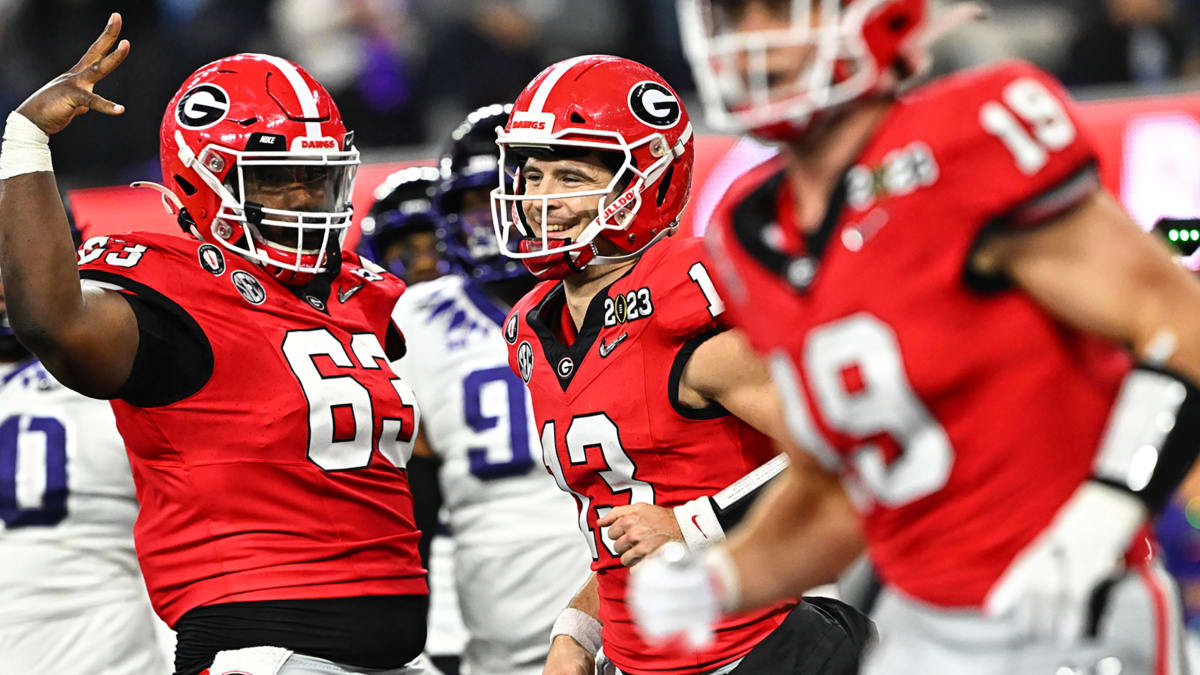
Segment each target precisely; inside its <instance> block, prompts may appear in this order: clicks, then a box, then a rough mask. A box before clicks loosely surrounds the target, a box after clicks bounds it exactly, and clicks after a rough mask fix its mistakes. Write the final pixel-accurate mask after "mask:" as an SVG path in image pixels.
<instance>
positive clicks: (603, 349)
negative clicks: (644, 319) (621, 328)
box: [600, 333, 629, 359]
mask: <svg viewBox="0 0 1200 675" xmlns="http://www.w3.org/2000/svg"><path fill="white" fill-rule="evenodd" d="M627 337H629V333H621V337H619V338H617V339H616V340H613V341H612V342H610V343H608V344H604V338H601V339H600V358H602V359H604V358H608V355H609V354H611V353H612V350H614V349H616V348H617V345H619V344H621V343H622V342H624V341H625V338H627Z"/></svg>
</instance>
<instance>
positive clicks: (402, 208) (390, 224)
mask: <svg viewBox="0 0 1200 675" xmlns="http://www.w3.org/2000/svg"><path fill="white" fill-rule="evenodd" d="M439 177H440V174H439V172H438V170H437V168H436V167H432V166H410V167H407V168H404V169H400V170H399V171H396V172H395V173H392V174H390V175H389V176H388V177H387V178H386V179H384V181H383V182H382V183H380V184H379V186H378V187H376V188H375V203H374V204H372V205H371V208H370V210H369V211H367V215H366V217H365V218H363V220H362V241H361V242H359V245H358V251H359V253H360V254H362V255H363V256H364V257H366V258H369V259H370V260H372V261H374V262H376V263H378V264H380V265H383V266H384V267H386V268H387V269H388V271H390V272H392V273H393V274H395V275H396V276H398V277H400V278H401V279H404V278H405V272H406V269H405V261H404V260H403V259H400V258H393V259H389V257H388V256H387V249H388V245H389V244H391V243H392V242H393V241H395V240H397V239H398V238H400V237H402V236H404V235H406V234H410V233H413V232H436V231H437V230H439V229H441V227H442V218H441V215H440V214H439V213H438V210H437V208H436V207H435V206H434V203H433V196H434V190H435V188H436V186H437V182H438V179H439ZM439 249H442V247H441V246H440V245H439ZM441 253H443V254H444V249H442V251H441ZM439 257H442V258H443V259H442V260H440V261H439V262H438V271H439V272H441V273H442V274H445V273H446V272H448V271H449V263H447V262H446V260H445V259H444V255H443V256H439Z"/></svg>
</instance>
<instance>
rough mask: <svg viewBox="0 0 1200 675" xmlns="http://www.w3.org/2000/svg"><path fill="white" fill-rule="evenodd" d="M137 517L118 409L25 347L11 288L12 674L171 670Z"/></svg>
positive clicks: (6, 659) (4, 365)
mask: <svg viewBox="0 0 1200 675" xmlns="http://www.w3.org/2000/svg"><path fill="white" fill-rule="evenodd" d="M137 510H138V505H137V502H136V501H135V500H134V490H133V476H132V474H131V472H130V470H129V460H128V459H127V458H126V456H125V444H124V442H123V441H122V440H121V436H120V435H119V434H118V433H117V427H116V423H115V422H114V421H113V414H112V410H111V409H110V408H109V407H108V404H107V403H106V402H105V401H100V400H96V399H90V398H86V397H84V396H82V395H80V394H77V393H75V392H74V391H71V390H70V389H67V388H66V387H63V386H62V385H60V384H59V383H58V382H56V381H55V380H54V378H52V377H51V376H50V374H49V373H47V372H46V370H45V369H44V368H43V367H42V364H41V363H39V362H38V361H37V360H36V359H34V358H33V357H32V356H31V355H30V354H29V352H27V351H26V350H25V349H24V348H23V347H22V346H21V344H20V343H19V342H17V340H16V338H14V337H13V335H12V329H11V328H9V327H8V320H7V318H6V317H5V314H4V301H3V291H2V290H0V672H4V673H29V674H30V675H32V674H34V673H54V675H73V674H78V675H94V674H96V673H119V674H122V675H123V674H126V673H128V674H130V675H132V674H134V673H137V674H138V675H142V674H143V673H144V674H146V675H160V674H162V673H168V672H170V668H169V667H168V665H167V660H166V651H165V650H163V649H161V648H160V646H159V642H158V640H157V638H156V624H157V620H156V619H155V618H154V613H153V611H152V610H151V609H150V601H149V598H148V597H147V596H146V587H145V584H144V582H143V581H142V577H141V573H140V572H139V571H138V563H137V558H136V556H135V555H134V551H133V521H134V519H135V518H136V517H137Z"/></svg>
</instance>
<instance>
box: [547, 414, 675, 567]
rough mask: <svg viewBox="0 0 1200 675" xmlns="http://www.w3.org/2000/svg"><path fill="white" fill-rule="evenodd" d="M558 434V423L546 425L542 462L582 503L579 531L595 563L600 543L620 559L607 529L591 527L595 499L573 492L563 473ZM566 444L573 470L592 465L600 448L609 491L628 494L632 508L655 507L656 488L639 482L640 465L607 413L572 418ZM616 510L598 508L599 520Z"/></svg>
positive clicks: (603, 471) (604, 507)
mask: <svg viewBox="0 0 1200 675" xmlns="http://www.w3.org/2000/svg"><path fill="white" fill-rule="evenodd" d="M555 432H556V428H555V422H554V420H547V421H546V423H545V424H543V425H542V433H541V443H542V461H543V462H544V463H545V465H546V468H547V469H548V470H549V471H550V475H552V476H553V477H554V482H555V483H556V484H557V485H558V487H559V489H561V490H562V491H563V492H566V493H568V494H570V495H572V496H573V497H575V499H576V501H578V502H579V515H578V520H577V523H578V525H579V531H580V532H582V533H583V535H584V538H585V539H587V542H588V550H589V551H590V552H591V554H592V560H599V559H600V555H599V548H598V546H597V544H596V542H597V540H599V541H600V543H602V544H604V548H606V549H607V550H608V552H609V554H610V555H611V556H612V557H614V558H618V557H620V556H618V555H617V552H616V550H615V548H614V546H615V542H614V541H613V539H612V538H611V537H609V536H608V528H607V527H602V528H598V531H593V530H592V529H591V528H590V527H589V526H588V515H589V512H590V511H591V510H592V509H593V507H592V499H591V497H588V496H587V495H584V494H583V493H580V492H577V491H575V490H574V489H572V488H571V486H570V484H569V483H568V482H567V479H566V476H565V474H564V473H563V468H562V462H561V460H560V459H559V455H558V442H557V435H556V433H555ZM563 440H564V442H565V445H566V449H567V461H568V462H569V463H570V465H571V466H573V467H577V466H584V465H586V464H587V463H588V458H587V450H588V448H600V456H601V458H602V459H603V461H604V465H605V468H604V469H600V470H597V471H596V473H597V474H599V476H600V478H601V479H602V480H603V481H604V483H605V484H606V485H608V489H609V490H610V491H611V492H612V493H613V495H618V494H621V493H624V492H628V493H629V503H630V504H639V503H640V504H654V503H655V499H656V496H655V493H654V486H653V485H651V484H650V483H647V482H646V481H643V480H639V479H638V478H637V465H636V464H635V463H634V461H633V458H632V457H630V456H629V453H628V452H626V451H625V446H624V445H623V444H622V443H621V433H620V429H619V428H618V427H617V424H616V423H615V422H613V420H612V418H611V417H609V416H608V414H607V413H603V412H598V413H590V414H586V415H576V416H574V417H572V418H571V423H570V425H569V426H568V427H567V431H566V433H565V434H564V435H563ZM612 508H613V507H611V506H598V507H595V511H596V518H597V519H600V518H603V517H604V515H605V514H606V513H608V512H609V511H610V510H612Z"/></svg>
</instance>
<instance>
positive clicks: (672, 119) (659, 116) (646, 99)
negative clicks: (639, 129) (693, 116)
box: [629, 80, 683, 129]
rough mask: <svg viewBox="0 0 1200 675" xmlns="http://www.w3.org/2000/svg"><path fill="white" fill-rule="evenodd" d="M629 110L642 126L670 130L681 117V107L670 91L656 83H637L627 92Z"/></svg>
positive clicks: (648, 81) (647, 81)
mask: <svg viewBox="0 0 1200 675" xmlns="http://www.w3.org/2000/svg"><path fill="white" fill-rule="evenodd" d="M629 109H630V110H631V111H632V112H633V116H634V117H636V118H638V121H640V122H641V123H642V124H645V125H647V126H651V127H654V128H655V129H670V128H671V127H673V126H675V125H676V124H678V123H679V119H680V118H681V117H683V105H682V104H680V103H679V99H677V98H675V94H673V93H671V90H670V89H667V88H666V87H664V86H662V85H661V84H659V83H657V82H652V81H650V80H646V81H644V82H638V83H637V84H635V85H633V88H632V89H630V90H629Z"/></svg>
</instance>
